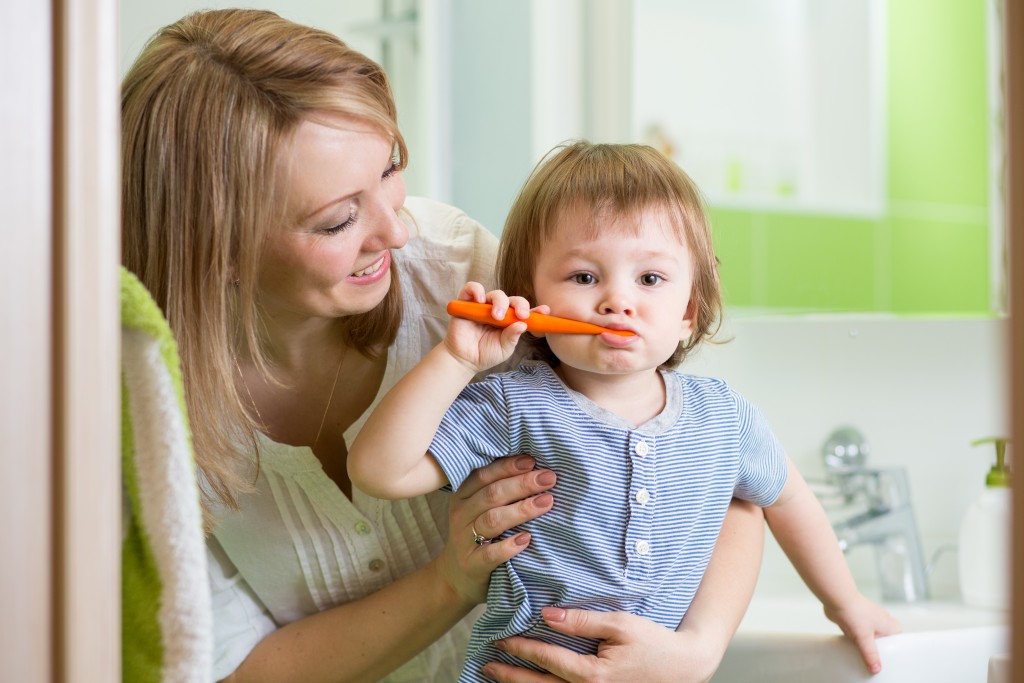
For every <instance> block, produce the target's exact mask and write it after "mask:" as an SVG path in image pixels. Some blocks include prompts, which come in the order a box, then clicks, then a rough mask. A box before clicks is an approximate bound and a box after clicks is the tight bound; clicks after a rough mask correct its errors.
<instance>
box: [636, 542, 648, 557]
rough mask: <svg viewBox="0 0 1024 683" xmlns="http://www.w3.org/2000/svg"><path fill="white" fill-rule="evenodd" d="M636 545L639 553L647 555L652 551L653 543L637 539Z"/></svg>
mask: <svg viewBox="0 0 1024 683" xmlns="http://www.w3.org/2000/svg"><path fill="white" fill-rule="evenodd" d="M634 547H635V548H636V554H637V555H646V554H647V553H649V552H651V544H650V543H648V542H647V541H637V542H636V546H634Z"/></svg>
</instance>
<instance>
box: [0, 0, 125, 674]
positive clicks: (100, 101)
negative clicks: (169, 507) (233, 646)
mask: <svg viewBox="0 0 1024 683" xmlns="http://www.w3.org/2000/svg"><path fill="white" fill-rule="evenodd" d="M116 27H117V16H116V2H115V1H114V0H92V1H88V0H56V1H55V2H53V3H47V2H42V3H36V2H27V3H14V2H10V3H3V5H2V9H0V83H2V84H3V86H2V87H3V88H4V89H5V92H4V94H3V97H2V98H0V103H2V104H0V150H2V153H0V188H2V190H0V192H2V196H3V209H4V210H3V222H2V225H3V227H2V232H0V273H2V276H0V277H2V278H3V280H2V281H0V292H2V293H0V300H2V302H3V303H2V309H0V319H2V320H3V321H4V322H3V324H4V326H5V328H4V332H3V334H2V335H0V376H2V377H3V381H0V543H2V547H3V560H2V561H0V604H2V605H4V611H5V614H4V619H3V620H0V624H2V625H0V679H2V680H5V681H7V680H10V681H32V682H35V681H117V680H119V679H120V672H119V667H120V652H119V643H120V622H119V619H120V599H119V596H120V578H119V577H120V573H119V568H120V517H119V515H120V501H121V493H120V475H119V468H118V463H119V453H120V446H119V441H118V438H119V431H120V430H119V394H118V386H119V382H118V373H119V370H118V369H119V361H118V353H119V348H118V344H119V341H118V340H119V325H118V308H117V306H118V299H117V296H118V291H117V264H118V261H119V258H118V247H117V245H118V212H119V210H118V199H117V188H118V180H117V178H118V171H117V158H118V152H117V149H118V145H117V129H118V123H117V117H118V96H117V78H118V74H117V54H116V45H117V36H116Z"/></svg>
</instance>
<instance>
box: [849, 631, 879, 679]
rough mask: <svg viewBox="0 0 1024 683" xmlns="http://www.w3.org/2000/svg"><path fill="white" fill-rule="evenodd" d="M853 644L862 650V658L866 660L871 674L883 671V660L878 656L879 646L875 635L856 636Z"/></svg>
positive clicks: (865, 662)
mask: <svg viewBox="0 0 1024 683" xmlns="http://www.w3.org/2000/svg"><path fill="white" fill-rule="evenodd" d="M853 642H854V643H855V644H856V645H857V648H858V649H859V650H860V656H861V657H862V658H863V659H864V664H865V665H866V666H867V667H868V671H869V672H870V673H871V674H876V673H878V672H879V671H881V670H882V658H881V656H880V655H879V654H878V645H877V643H875V636H874V634H871V633H868V634H866V635H858V636H855V637H854V639H853Z"/></svg>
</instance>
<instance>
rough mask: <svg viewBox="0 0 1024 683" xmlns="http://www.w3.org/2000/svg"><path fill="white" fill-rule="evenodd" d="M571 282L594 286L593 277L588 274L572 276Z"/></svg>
mask: <svg viewBox="0 0 1024 683" xmlns="http://www.w3.org/2000/svg"><path fill="white" fill-rule="evenodd" d="M572 281H573V282H575V283H576V284H578V285H592V284H594V276H593V275H592V274H590V273H576V274H575V275H573V276H572Z"/></svg>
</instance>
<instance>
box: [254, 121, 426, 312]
mask: <svg viewBox="0 0 1024 683" xmlns="http://www.w3.org/2000/svg"><path fill="white" fill-rule="evenodd" d="M392 154H393V148H392V143H391V140H390V139H388V138H386V137H385V136H384V135H382V134H381V133H380V132H379V131H377V130H375V129H373V128H371V127H369V126H367V125H366V124H364V123H361V122H358V121H355V120H354V119H350V118H345V117H341V116H336V115H325V116H324V117H322V118H320V119H318V120H312V119H309V120H306V121H305V122H303V123H302V124H301V125H300V126H299V128H298V130H297V131H296V134H295V138H294V140H293V141H292V143H291V145H290V147H289V148H288V149H286V150H285V151H284V153H283V154H282V155H281V162H280V165H279V167H278V169H277V182H278V187H279V188H281V189H282V190H283V192H282V193H281V196H283V197H284V201H285V207H284V208H285V216H286V219H285V221H284V222H283V224H282V225H280V226H277V227H275V228H273V229H271V231H270V233H269V236H268V238H267V239H268V242H267V249H266V252H265V254H264V258H263V261H262V265H261V268H260V273H259V287H260V291H261V303H262V305H263V307H264V309H265V311H266V313H267V314H268V315H269V316H270V318H271V319H277V320H282V319H287V318H296V319H305V318H310V317H322V318H338V317H342V316H347V315H352V314H356V313H365V312H366V311H369V310H371V309H373V308H374V307H375V306H377V305H378V304H379V303H380V302H381V301H382V300H383V299H384V295H385V294H387V291H388V288H389V287H390V286H391V254H390V253H389V251H388V250H389V249H398V248H401V247H402V246H404V245H405V242H406V240H407V239H408V237H409V232H408V229H407V227H406V225H405V223H403V222H402V221H401V220H400V219H399V218H398V214H397V212H398V210H399V209H401V208H402V205H403V204H404V203H405V182H404V181H403V180H402V176H401V173H399V172H398V171H397V169H396V167H395V160H394V158H393V156H392Z"/></svg>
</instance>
